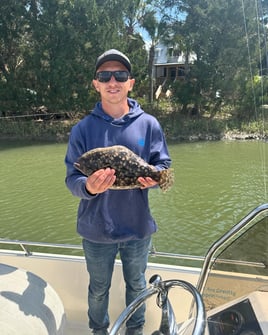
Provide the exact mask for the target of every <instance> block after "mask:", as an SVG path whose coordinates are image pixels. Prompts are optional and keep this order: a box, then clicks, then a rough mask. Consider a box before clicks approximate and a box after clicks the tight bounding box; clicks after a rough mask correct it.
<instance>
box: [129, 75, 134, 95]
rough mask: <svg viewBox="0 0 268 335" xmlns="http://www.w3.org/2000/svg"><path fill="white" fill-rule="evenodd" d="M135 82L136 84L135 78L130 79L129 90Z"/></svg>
mask: <svg viewBox="0 0 268 335" xmlns="http://www.w3.org/2000/svg"><path fill="white" fill-rule="evenodd" d="M134 84H135V79H134V78H132V79H130V85H129V92H131V91H132V89H133V87H134Z"/></svg>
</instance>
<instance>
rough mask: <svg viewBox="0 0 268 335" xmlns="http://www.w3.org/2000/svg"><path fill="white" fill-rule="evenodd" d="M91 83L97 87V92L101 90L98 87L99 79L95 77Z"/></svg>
mask: <svg viewBox="0 0 268 335" xmlns="http://www.w3.org/2000/svg"><path fill="white" fill-rule="evenodd" d="M91 85H92V87H94V88H95V90H96V91H97V92H99V91H100V90H99V88H98V81H97V80H95V79H93V80H92V82H91Z"/></svg>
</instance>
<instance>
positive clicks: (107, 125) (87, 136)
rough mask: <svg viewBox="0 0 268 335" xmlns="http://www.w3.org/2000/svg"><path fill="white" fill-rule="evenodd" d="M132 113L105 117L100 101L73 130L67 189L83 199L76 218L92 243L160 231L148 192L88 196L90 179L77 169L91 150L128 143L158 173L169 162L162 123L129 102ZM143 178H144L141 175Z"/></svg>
mask: <svg viewBox="0 0 268 335" xmlns="http://www.w3.org/2000/svg"><path fill="white" fill-rule="evenodd" d="M128 104H129V106H130V110H129V113H128V114H126V115H124V116H123V117H122V118H120V119H113V118H112V117H110V116H109V115H107V114H106V113H105V112H104V111H103V109H102V107H101V103H100V102H99V103H97V104H96V106H95V108H94V110H93V111H92V112H91V114H89V115H88V116H86V117H85V118H84V119H83V120H81V121H80V122H78V123H77V124H76V125H75V126H74V127H73V128H72V131H71V134H70V138H69V144H68V148H67V153H66V157H65V164H66V167H67V175H66V180H65V181H66V185H67V187H68V188H69V189H70V191H71V192H72V194H73V195H75V196H77V197H79V198H80V199H81V201H80V204H79V208H78V215H77V231H78V233H79V234H80V235H81V236H82V237H84V238H86V239H88V240H90V241H93V242H101V243H115V242H123V241H127V240H133V239H135V240H136V239H143V238H145V237H148V236H150V235H151V234H153V233H154V232H155V231H156V230H157V226H156V223H155V221H154V219H153V218H152V216H151V213H150V209H149V203H148V189H143V190H142V189H133V190H107V191H106V192H103V193H100V194H97V195H90V194H89V193H88V192H87V191H86V188H85V184H86V179H87V178H86V177H85V176H84V175H83V174H81V173H80V172H79V171H78V170H77V169H75V168H74V167H73V163H74V162H75V161H76V160H77V158H78V157H79V156H81V155H82V154H83V153H85V152H86V151H88V150H91V149H94V148H100V147H107V146H112V145H124V146H126V147H127V148H129V149H130V150H132V151H133V152H135V153H136V154H137V155H139V156H140V157H142V158H143V159H144V160H145V161H146V162H148V163H149V164H151V165H154V166H155V167H156V168H157V169H158V170H161V169H166V168H168V167H169V166H170V164H171V159H170V157H169V153H168V149H167V145H166V141H165V138H164V135H163V132H162V129H161V127H160V125H159V123H158V121H157V120H156V119H155V118H154V117H153V116H151V115H149V114H147V113H145V112H144V111H143V110H142V109H141V108H140V106H139V105H138V103H137V102H136V101H135V100H133V99H128ZM141 177H142V176H141Z"/></svg>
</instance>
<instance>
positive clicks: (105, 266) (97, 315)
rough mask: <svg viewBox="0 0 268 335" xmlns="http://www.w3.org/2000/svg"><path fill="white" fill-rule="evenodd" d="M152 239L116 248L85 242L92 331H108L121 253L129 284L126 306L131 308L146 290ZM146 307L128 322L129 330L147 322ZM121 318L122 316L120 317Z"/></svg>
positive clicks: (119, 244) (125, 278) (126, 280)
mask: <svg viewBox="0 0 268 335" xmlns="http://www.w3.org/2000/svg"><path fill="white" fill-rule="evenodd" d="M150 245H151V237H149V238H146V239H144V240H132V241H127V242H122V243H115V244H104V243H95V242H90V241H88V240H86V239H83V248H84V253H85V258H86V263H87V270H88V273H89V287H88V306H89V308H88V317H89V327H90V328H93V329H95V330H101V329H107V328H108V327H109V324H110V320H109V315H108V303H109V289H110V286H111V280H112V274H113V269H114V262H115V258H116V255H117V253H118V252H119V254H120V258H121V261H122V269H123V276H124V280H125V283H126V296H125V298H126V305H129V304H130V303H131V302H132V301H133V300H134V299H135V298H136V297H137V296H138V295H139V294H140V293H141V292H142V291H144V290H145V288H146V280H145V270H146V266H147V261H148V253H149V250H150ZM144 314H145V304H144V305H143V306H141V307H140V308H139V309H138V310H137V311H136V312H135V313H134V314H133V315H132V316H131V318H130V319H129V320H128V321H127V327H130V328H132V327H139V326H142V325H143V324H144V322H145V319H144ZM118 316H119V315H118Z"/></svg>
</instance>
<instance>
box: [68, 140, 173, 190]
mask: <svg viewBox="0 0 268 335" xmlns="http://www.w3.org/2000/svg"><path fill="white" fill-rule="evenodd" d="M74 167H75V168H76V169H77V170H79V171H80V172H82V173H83V174H84V175H86V176H90V175H91V174H92V173H93V172H95V171H97V170H99V169H105V168H108V167H109V168H111V169H114V170H115V175H116V180H115V182H114V184H113V185H112V186H111V187H110V188H111V189H113V190H124V189H134V188H140V187H142V185H141V184H140V183H139V182H138V177H151V178H152V179H153V180H155V181H157V182H158V184H159V186H160V188H161V189H162V191H164V192H165V191H167V190H168V189H169V188H170V187H171V186H172V184H173V182H174V172H173V169H164V170H161V171H158V170H157V169H156V168H155V167H154V166H153V165H150V164H148V163H146V162H145V161H144V160H143V159H142V158H141V157H139V156H138V155H136V154H135V153H134V152H133V151H131V150H130V149H128V148H126V147H125V146H122V145H114V146H111V147H104V148H97V149H93V150H89V151H87V152H86V153H84V154H83V155H82V156H80V157H79V158H78V160H77V162H75V163H74Z"/></svg>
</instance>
